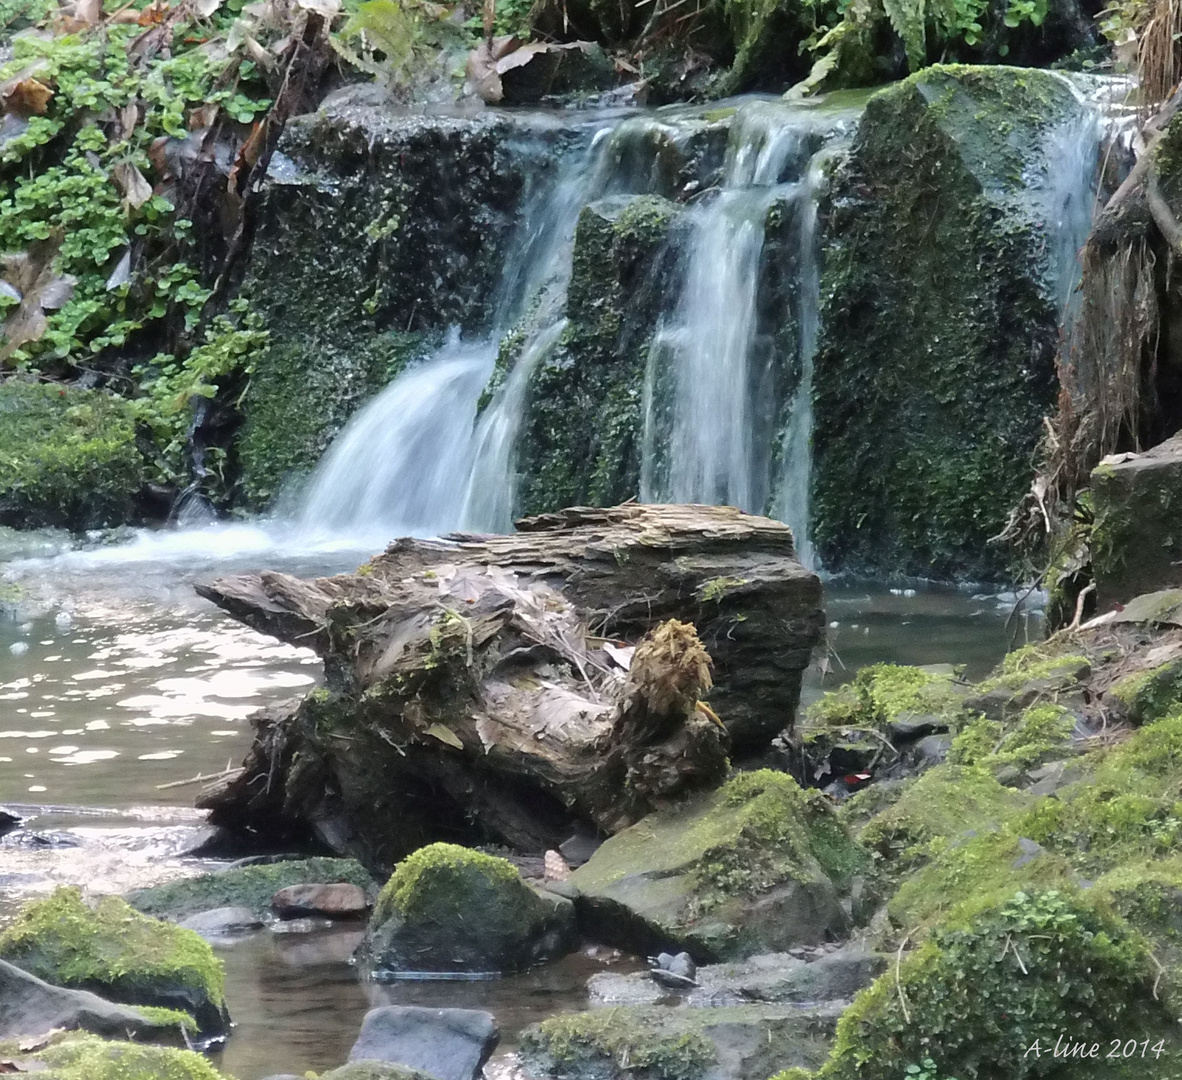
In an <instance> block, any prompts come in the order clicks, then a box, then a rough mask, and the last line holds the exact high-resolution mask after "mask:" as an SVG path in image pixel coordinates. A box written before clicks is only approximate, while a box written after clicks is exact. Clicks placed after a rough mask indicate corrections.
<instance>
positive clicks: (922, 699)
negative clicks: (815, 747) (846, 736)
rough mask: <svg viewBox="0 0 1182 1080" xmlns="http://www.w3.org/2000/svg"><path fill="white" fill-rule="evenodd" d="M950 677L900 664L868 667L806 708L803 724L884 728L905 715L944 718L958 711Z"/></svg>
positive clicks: (952, 681) (951, 716)
mask: <svg viewBox="0 0 1182 1080" xmlns="http://www.w3.org/2000/svg"><path fill="white" fill-rule="evenodd" d="M960 703H961V694H960V692H959V691H958V690H957V689H956V685H955V682H954V680H953V677H952V676H951V675H949V674H947V673H945V672H938V671H926V670H924V669H923V668H919V667H908V666H906V665H902V664H871V665H869V666H868V667H864V668H862V669H861V670H860V671H859V672H858V673H857V675H855V676H854V678H853V681H852V682H850V683H847V684H846V685H845V686H842V687H840V688H838V689H837V690H834V691H831V692H829V693H827V694H825V695H824V697H822V698H821V699H820V700H819V701H817V702H815V703H814V704H812V705H810V706H809V708H808V711H807V713H806V721H807V723H809V724H812V725H818V726H839V727H841V726H847V725H854V726H860V727H874V728H881V727H885V726H886V725H887V724H888V723H890V722H891V721H892V720H896V719H898V718H899V717H900V716H903V715H904V714H906V713H914V714H920V715H937V716H940V715H942V716H945V717H946V718H947V719H948V720H949V722H951V721H952V720H954V719H955V716H956V714H957V712H958V711H959V709H960Z"/></svg>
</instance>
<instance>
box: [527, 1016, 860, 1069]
mask: <svg viewBox="0 0 1182 1080" xmlns="http://www.w3.org/2000/svg"><path fill="white" fill-rule="evenodd" d="M842 1008H843V1006H836V1005H835V1006H825V1007H822V1008H816V1009H802V1008H799V1007H797V1006H793V1005H763V1004H761V1005H733V1006H724V1007H720V1008H716V1009H671V1008H667V1007H665V1006H653V1005H648V1006H631V1007H629V1006H624V1007H621V1008H618V1009H613V1010H612V1013H611V1023H610V1025H605V1024H604V1022H603V1016H604V1014H603V1012H602V1011H600V1010H592V1011H591V1012H589V1013H575V1014H573V1015H568V1016H564V1017H563V1024H562V1025H561V1028H560V1029H559V1030H556V1031H554V1032H551V1031H549V1030H547V1026H546V1025H540V1026H535V1027H532V1028H528V1029H527V1030H526V1031H525V1032H524V1033H523V1034H522V1039H521V1055H522V1061H523V1064H524V1066H525V1070H526V1072H527V1073H528V1074H529V1075H532V1076H538V1077H545V1076H549V1077H562V1078H563V1080H627V1078H629V1077H632V1076H634V1075H635V1073H634V1072H633V1071H632V1070H631V1069H629V1067H628V1062H629V1061H636V1060H649V1061H653V1062H654V1064H652V1065H650V1066H647V1067H646V1068H645V1070H644V1074H645V1076H646V1077H647V1080H678V1078H679V1077H684V1076H685V1075H686V1071H685V1070H686V1064H685V1048H686V1046H687V1045H688V1044H687V1040H688V1039H692V1040H693V1045H694V1046H695V1049H694V1050H693V1054H694V1057H695V1060H694V1062H693V1066H692V1068H693V1075H696V1076H698V1077H700V1078H701V1080H765V1078H766V1077H767V1076H770V1075H771V1074H773V1073H775V1072H777V1071H779V1070H781V1069H785V1068H788V1067H790V1066H799V1067H801V1068H805V1069H810V1070H811V1069H815V1068H816V1067H817V1066H818V1065H819V1064H820V1063H821V1062H822V1061H824V1060H825V1058H826V1056H827V1055H828V1051H829V1043H830V1040H831V1039H832V1035H833V1029H834V1027H835V1026H836V1023H837V1018H838V1016H839V1015H840V1014H841V1011H842ZM555 1036H556V1037H557V1039H556V1041H555V1042H552V1041H551V1039H552V1038H554V1037H555ZM703 1043H704V1044H705V1045H704V1046H703ZM698 1047H702V1048H703V1049H702V1050H699V1049H697V1048H698ZM654 1050H656V1051H658V1052H657V1053H655V1054H654V1053H653V1051H654ZM662 1050H667V1051H668V1052H667V1053H661V1052H660V1051H662ZM703 1051H704V1052H703Z"/></svg>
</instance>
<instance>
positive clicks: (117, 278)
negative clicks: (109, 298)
mask: <svg viewBox="0 0 1182 1080" xmlns="http://www.w3.org/2000/svg"><path fill="white" fill-rule="evenodd" d="M130 280H131V249H130V248H129V249H128V250H127V251H125V252H124V253H123V258H122V259H120V260H119V263H118V265H117V266H116V267H115V269H114V270H112V271H111V276H110V277H109V278H107V285H106V289H107V292H112V291H113V290H115V289H118V288H120V287H121V286H123V285H126V284H127V283H128V282H129V281H130Z"/></svg>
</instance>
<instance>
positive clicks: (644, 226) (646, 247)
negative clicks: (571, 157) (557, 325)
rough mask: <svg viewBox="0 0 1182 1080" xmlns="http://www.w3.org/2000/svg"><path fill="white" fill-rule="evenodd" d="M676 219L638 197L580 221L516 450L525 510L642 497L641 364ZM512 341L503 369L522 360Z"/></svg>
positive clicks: (671, 208)
mask: <svg viewBox="0 0 1182 1080" xmlns="http://www.w3.org/2000/svg"><path fill="white" fill-rule="evenodd" d="M679 213H680V210H679V208H678V207H677V205H676V204H675V203H673V202H670V201H669V200H668V199H664V198H662V197H661V196H659V195H639V196H621V197H616V198H609V199H602V200H600V201H598V202H594V203H591V204H590V205H589V206H586V207H585V208H584V209H583V211H582V213H581V214H580V215H579V223H578V227H577V228H576V231H575V246H574V254H573V265H572V272H571V281H570V286H569V289H568V292H567V300H566V317H567V320H568V322H567V326H566V329H565V330H564V331H563V335H562V338H561V340H560V341H559V343H558V346H557V348H555V349H554V350H553V352H552V353H551V354H550V355H549V356H548V357H547V358H546V359H545V360H544V361H543V362H542V363H541V364H539V365H538V367H537V368H536V370H535V371H534V372H533V375H532V376H531V378H530V382H529V388H528V406H527V412H526V415H525V418H524V420H523V422H522V426H521V433H520V437H519V442H518V448H517V466H518V470H519V472H520V474H521V479H520V481H519V483H520V488H519V497H520V500H521V509H522V510H523V512H525V513H543V512H546V511H550V510H554V509H555V508H557V507H560V506H578V505H590V506H610V505H611V504H613V503H617V502H623V501H625V500H626V499H629V498H631V497H633V496H635V495H637V494H639V491H640V465H641V453H642V436H643V433H644V415H643V398H644V377H645V364H646V361H647V357H648V349H649V342H650V341H651V338H652V334H653V331H654V329H655V327H656V322H657V317H658V315H659V313H660V307H661V302H662V299H663V294H664V289H665V284H666V279H667V277H668V275H669V273H670V271H671V267H672V264H673V262H674V257H675V253H674V251H673V250H672V249H670V248H669V247H667V246H666V243H665V242H666V239H667V237H668V236H669V234H670V231H671V229H672V228H673V227H674V225H675V224H676V222H677V220H678V216H679ZM507 344H508V345H509V346H510V347H509V348H508V350H505V349H503V350H502V359H501V363H502V364H507V363H509V362H511V361H512V360H515V359H516V355H515V353H514V350H513V342H512V341H509V342H508V343H507Z"/></svg>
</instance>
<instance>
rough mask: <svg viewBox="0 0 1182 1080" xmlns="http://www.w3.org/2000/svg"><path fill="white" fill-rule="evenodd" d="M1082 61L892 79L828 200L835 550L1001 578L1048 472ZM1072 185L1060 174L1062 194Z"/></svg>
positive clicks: (820, 432)
mask: <svg viewBox="0 0 1182 1080" xmlns="http://www.w3.org/2000/svg"><path fill="white" fill-rule="evenodd" d="M1087 123H1094V119H1093V118H1091V117H1090V116H1089V115H1088V113H1087V111H1086V107H1085V106H1083V105H1082V104H1081V103H1080V102H1079V100H1078V98H1077V96H1076V94H1075V93H1074V92H1073V90H1072V87H1071V85H1070V84H1069V82H1068V81H1067V79H1066V78H1065V77H1063V76H1062V75H1059V74H1057V73H1055V72H1050V71H1038V70H1031V69H1028V68H1021V69H1019V68H1007V67H967V66H947V65H936V66H934V67H930V68H927V69H925V70H924V71H921V72H919V73H918V74H916V75H913V76H912V77H911V78H909V79H906V80H905V81H904V82H902V83H899V84H896V85H893V86H891V87H888V88H886V89H884V90H882V91H880V92H879V93H877V94H875V95H874V96H873V97H872V98H871V99H870V101H869V103H868V104H867V106H866V111H865V113H864V114H863V117H862V120H861V122H860V125H859V128H858V133H857V136H856V138H855V140H854V143H853V146H852V149H851V152H850V154H849V156H848V158H847V160H846V162H845V163H844V165H843V166H842V167H841V168H839V169H838V170H837V172H836V175H835V177H834V180H833V183H832V185H831V189H830V192H829V195H828V197H827V200H826V203H825V205H824V207H823V222H824V224H823V246H824V267H825V269H824V274H823V279H822V286H821V325H822V332H821V336H820V340H819V343H818V349H817V356H816V381H815V383H814V386H815V390H814V411H815V420H816V427H815V434H814V443H813V447H814V472H813V510H814V526H813V528H814V537H815V541H816V546H817V550H818V552H819V554H820V556H821V559H822V561H823V562H824V564H825V565H826V567H828V568H830V569H833V570H861V571H866V572H874V573H884V572H885V573H893V572H901V573H914V574H921V575H924V576H928V577H931V576H937V577H965V578H968V579H970V580H982V579H988V578H996V577H999V576H1001V575H1002V574H1003V573H1004V570H1005V560H1006V556H1005V553H1004V551H1003V549H1002V548H1000V547H998V546H997V545H990V544H988V543H987V540H988V538H989V537H991V536H995V535H996V534H998V533H999V532H1001V530H1002V528H1003V527H1004V525H1005V523H1006V520H1007V515H1008V514H1009V511H1010V508H1011V507H1012V506H1013V505H1015V504H1016V503H1017V501H1018V500H1019V499H1020V498H1021V497H1022V495H1024V494H1025V493H1026V491H1027V489H1028V488H1029V486H1030V480H1031V476H1032V473H1033V465H1032V460H1033V453H1034V450H1035V447H1036V445H1037V443H1038V440H1039V438H1040V436H1041V432H1042V417H1043V416H1044V415H1046V414H1047V413H1048V412H1051V411H1053V408H1054V401H1055V394H1056V392H1057V385H1056V378H1055V372H1054V356H1055V349H1056V344H1057V340H1058V321H1059V312H1060V310H1061V307H1062V304H1063V301H1064V298H1065V296H1066V295H1067V293H1066V288H1067V283H1066V282H1065V281H1063V280H1061V279H1062V277H1063V274H1062V271H1061V268H1060V267H1058V266H1057V265H1056V264H1055V252H1056V251H1059V250H1062V245H1063V244H1069V246H1070V250H1072V251H1074V250H1075V249H1076V248H1077V246H1078V244H1079V243H1082V239H1083V238H1082V237H1079V238H1078V240H1077V239H1075V238H1069V239H1064V238H1062V237H1057V236H1056V235H1055V234H1054V226H1053V224H1052V223H1053V222H1054V221H1056V219H1057V216H1058V215H1057V212H1056V211H1053V210H1052V209H1051V202H1052V200H1053V199H1054V198H1055V197H1056V195H1055V193H1056V183H1057V181H1056V177H1057V175H1058V172H1059V171H1060V170H1061V162H1060V159H1061V157H1062V153H1063V150H1062V147H1063V146H1065V145H1068V144H1069V142H1070V141H1071V140H1072V139H1074V138H1076V133H1077V132H1078V131H1079V129H1080V128H1081V126H1082V125H1085V124H1087ZM1063 194H1064V193H1063V192H1062V191H1061V190H1060V191H1058V198H1059V199H1062V197H1063Z"/></svg>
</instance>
